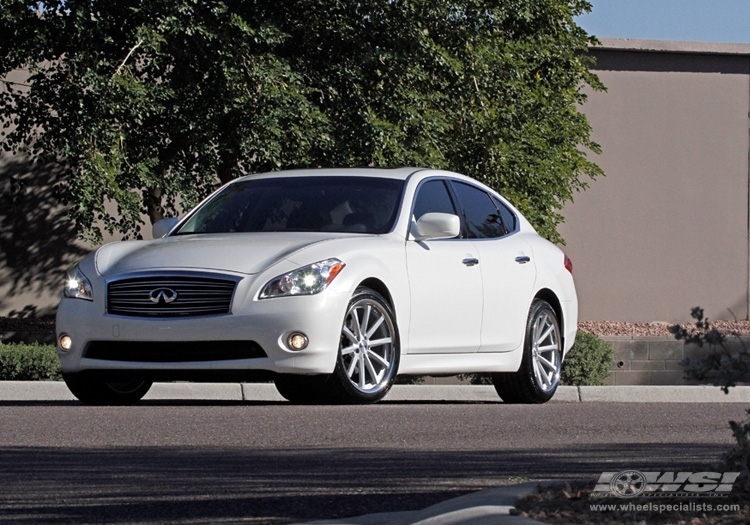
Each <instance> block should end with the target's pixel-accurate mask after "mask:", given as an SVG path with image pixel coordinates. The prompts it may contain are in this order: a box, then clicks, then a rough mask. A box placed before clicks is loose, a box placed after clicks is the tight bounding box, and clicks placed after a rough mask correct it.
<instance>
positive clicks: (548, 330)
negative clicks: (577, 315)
mask: <svg viewBox="0 0 750 525" xmlns="http://www.w3.org/2000/svg"><path fill="white" fill-rule="evenodd" d="M531 341H532V347H531V362H532V365H533V367H534V379H535V380H536V384H537V386H538V387H539V389H540V390H542V391H543V392H549V391H550V390H554V389H555V387H556V386H557V383H558V382H559V381H560V365H561V360H560V333H559V328H558V326H557V321H556V320H555V318H554V317H553V316H552V315H551V314H550V312H549V311H546V310H543V311H542V312H541V313H540V315H538V316H537V317H536V319H534V327H533V330H532V339H531Z"/></svg>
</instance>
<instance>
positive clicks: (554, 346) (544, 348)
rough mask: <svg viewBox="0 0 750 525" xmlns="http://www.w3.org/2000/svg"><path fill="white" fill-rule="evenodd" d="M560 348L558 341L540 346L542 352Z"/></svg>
mask: <svg viewBox="0 0 750 525" xmlns="http://www.w3.org/2000/svg"><path fill="white" fill-rule="evenodd" d="M558 348H560V347H559V346H558V344H557V343H554V344H551V345H547V346H540V347H539V351H540V352H550V351H552V350H554V351H557V349H558Z"/></svg>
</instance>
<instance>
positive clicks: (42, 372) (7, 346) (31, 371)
mask: <svg viewBox="0 0 750 525" xmlns="http://www.w3.org/2000/svg"><path fill="white" fill-rule="evenodd" d="M60 379H62V373H61V372H60V363H59V362H58V360H57V350H56V349H55V347H54V346H52V345H38V344H30V345H28V344H17V343H0V381H59V380H60Z"/></svg>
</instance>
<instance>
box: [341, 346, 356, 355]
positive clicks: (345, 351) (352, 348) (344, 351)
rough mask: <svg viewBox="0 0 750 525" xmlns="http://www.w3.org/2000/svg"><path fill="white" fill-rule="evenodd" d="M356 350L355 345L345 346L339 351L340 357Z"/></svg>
mask: <svg viewBox="0 0 750 525" xmlns="http://www.w3.org/2000/svg"><path fill="white" fill-rule="evenodd" d="M356 349H357V345H351V346H346V347H344V348H342V349H341V355H349V354H351V353H352V352H354V351H355V350H356Z"/></svg>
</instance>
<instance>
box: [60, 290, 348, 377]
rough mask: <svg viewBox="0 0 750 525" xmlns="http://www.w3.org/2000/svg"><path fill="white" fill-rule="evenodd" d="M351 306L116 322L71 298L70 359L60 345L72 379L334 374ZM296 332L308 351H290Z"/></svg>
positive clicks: (341, 301)
mask: <svg viewBox="0 0 750 525" xmlns="http://www.w3.org/2000/svg"><path fill="white" fill-rule="evenodd" d="M349 299H350V297H349V295H346V294H342V293H336V292H335V291H334V290H331V289H328V290H325V291H323V292H322V293H320V294H317V295H312V296H297V297H280V298H274V299H264V300H248V301H246V302H244V303H243V304H241V305H239V306H237V305H235V307H233V309H232V314H228V315H216V316H201V317H179V318H175V317H171V318H140V317H127V316H117V315H108V314H106V313H104V306H103V303H102V302H100V301H96V300H95V301H93V302H92V301H85V300H81V299H70V298H63V300H62V301H61V303H60V306H59V307H58V311H57V327H56V332H57V340H58V342H59V340H60V338H61V337H62V336H63V335H68V336H70V338H71V340H72V346H71V348H70V349H69V350H67V351H64V350H62V348H61V347H60V346H59V343H58V349H57V350H58V356H59V358H60V365H61V368H62V371H63V372H65V373H75V372H81V371H84V370H102V371H105V370H106V371H112V372H115V371H135V372H137V371H140V372H143V373H144V375H149V374H147V372H149V373H150V375H154V376H159V377H162V378H170V377H172V376H173V377H174V378H181V377H187V376H189V377H190V378H191V379H200V378H201V373H202V372H205V375H206V378H209V377H215V376H216V375H220V373H222V372H236V373H241V372H250V371H267V372H275V373H296V374H328V373H331V372H332V371H333V369H334V367H335V364H336V356H337V352H338V345H339V338H340V334H341V327H342V323H343V319H344V314H345V312H346V308H347V305H348V301H349ZM294 332H302V333H303V334H305V335H306V336H307V337H308V339H309V344H308V346H307V347H306V348H305V349H304V350H299V351H294V350H292V349H291V348H290V347H289V346H288V343H287V339H288V337H289V335H290V334H291V333H294ZM182 347H184V349H185V350H184V352H181V351H180V349H181V348H182ZM131 348H132V352H130V351H129V349H131ZM214 356H215V358H213V357H214Z"/></svg>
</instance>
